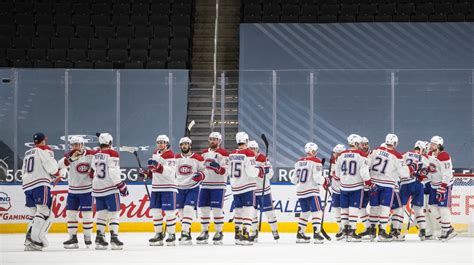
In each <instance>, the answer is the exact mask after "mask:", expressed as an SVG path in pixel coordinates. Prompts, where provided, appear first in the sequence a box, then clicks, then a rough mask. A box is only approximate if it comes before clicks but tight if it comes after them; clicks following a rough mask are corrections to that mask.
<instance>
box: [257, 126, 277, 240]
mask: <svg viewBox="0 0 474 265" xmlns="http://www.w3.org/2000/svg"><path fill="white" fill-rule="evenodd" d="M261 137H262V141H263V143H264V144H265V157H268V140H267V137H266V136H265V134H263V133H262V136H261ZM267 159H268V158H267ZM266 180H267V174H265V172H264V174H263V184H262V198H261V199H260V208H261V209H260V219H259V221H258V231H262V218H263V196H264V194H265V181H266ZM272 204H273V202H272Z"/></svg>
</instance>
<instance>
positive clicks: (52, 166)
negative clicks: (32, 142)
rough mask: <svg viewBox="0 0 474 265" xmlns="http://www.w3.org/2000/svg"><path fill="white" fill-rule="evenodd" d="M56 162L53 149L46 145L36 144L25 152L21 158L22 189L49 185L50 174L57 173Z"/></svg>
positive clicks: (51, 178) (52, 178)
mask: <svg viewBox="0 0 474 265" xmlns="http://www.w3.org/2000/svg"><path fill="white" fill-rule="evenodd" d="M58 169H59V167H58V163H57V162H56V160H55V159H54V153H53V151H52V150H51V149H50V148H49V147H48V146H47V145H37V146H35V147H33V148H31V149H30V150H28V151H26V152H25V158H24V159H23V167H22V169H21V172H22V182H23V190H24V191H27V190H32V189H34V188H36V187H40V186H48V187H51V181H53V180H54V177H52V175H55V174H59V172H58Z"/></svg>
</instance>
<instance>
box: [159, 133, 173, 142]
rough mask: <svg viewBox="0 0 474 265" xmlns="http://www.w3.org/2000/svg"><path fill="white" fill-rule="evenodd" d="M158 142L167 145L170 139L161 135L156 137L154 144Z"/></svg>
mask: <svg viewBox="0 0 474 265" xmlns="http://www.w3.org/2000/svg"><path fill="white" fill-rule="evenodd" d="M160 141H163V142H167V143H169V142H170V138H168V136H166V135H164V134H161V135H158V137H156V142H160Z"/></svg>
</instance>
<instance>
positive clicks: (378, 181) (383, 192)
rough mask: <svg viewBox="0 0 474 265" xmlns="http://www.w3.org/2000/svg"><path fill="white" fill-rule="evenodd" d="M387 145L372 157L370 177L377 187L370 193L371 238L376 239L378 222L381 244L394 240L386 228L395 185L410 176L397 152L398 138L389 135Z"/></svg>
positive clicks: (386, 138)
mask: <svg viewBox="0 0 474 265" xmlns="http://www.w3.org/2000/svg"><path fill="white" fill-rule="evenodd" d="M385 144H386V145H387V147H378V148H376V149H375V150H373V151H372V153H371V155H370V176H371V178H372V181H373V182H374V184H375V185H376V188H375V189H374V190H372V191H371V193H370V206H371V208H370V216H371V227H370V233H371V238H372V239H375V237H376V227H375V224H376V222H377V221H378V224H379V239H378V240H379V241H381V242H386V241H392V239H393V238H392V237H391V235H390V234H388V233H387V232H386V226H387V223H388V219H389V216H390V209H391V206H392V202H393V196H394V190H395V185H396V184H397V182H398V178H399V177H402V178H406V177H408V176H409V175H410V171H409V169H408V167H407V166H406V165H405V162H404V161H403V157H402V155H400V153H398V152H397V151H396V150H395V147H396V146H397V144H398V137H397V136H396V135H395V134H391V133H389V134H387V136H386V137H385Z"/></svg>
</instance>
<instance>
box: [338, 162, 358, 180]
mask: <svg viewBox="0 0 474 265" xmlns="http://www.w3.org/2000/svg"><path fill="white" fill-rule="evenodd" d="M341 171H342V174H344V175H347V174H349V175H351V176H355V175H356V174H357V162H356V161H354V160H350V161H346V160H344V162H342V165H341Z"/></svg>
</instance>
